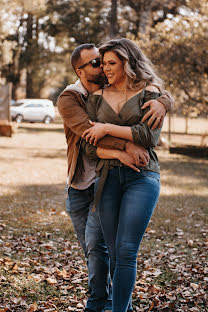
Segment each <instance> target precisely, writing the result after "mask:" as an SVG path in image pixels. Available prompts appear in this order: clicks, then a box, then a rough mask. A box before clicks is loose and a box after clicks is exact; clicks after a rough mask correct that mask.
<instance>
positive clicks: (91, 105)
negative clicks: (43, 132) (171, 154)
mask: <svg viewBox="0 0 208 312" xmlns="http://www.w3.org/2000/svg"><path fill="white" fill-rule="evenodd" d="M160 95H161V94H160V93H157V92H151V91H147V90H143V91H141V92H140V93H137V94H136V95H134V96H133V97H131V98H130V99H129V100H128V101H126V102H125V103H124V105H123V106H122V108H121V110H120V112H119V113H118V114H117V113H116V112H115V111H114V110H113V108H112V107H111V106H110V105H109V104H108V102H107V101H106V100H105V97H104V96H103V94H101V95H97V94H91V95H90V96H89V98H88V101H87V105H86V108H87V113H88V115H89V117H90V119H91V120H93V121H99V122H102V123H112V124H116V125H119V126H129V127H131V131H132V136H133V141H134V143H136V144H140V145H142V146H144V147H145V148H146V149H147V150H148V152H149V155H150V161H149V163H148V165H147V166H146V167H139V169H143V170H149V171H154V172H158V173H159V171H160V167H159V163H158V158H157V155H156V153H155V151H154V147H155V146H156V145H157V143H158V140H159V136H160V132H161V129H155V130H152V129H151V128H149V127H148V126H147V122H148V120H146V121H145V122H144V123H143V122H141V119H142V117H143V116H144V115H145V113H146V112H147V111H148V110H149V107H148V108H146V109H141V107H142V105H143V104H144V103H145V102H147V101H149V100H151V99H156V98H158V97H160ZM82 148H83V149H84V150H85V152H86V154H87V157H88V158H89V159H90V160H94V159H95V158H96V157H97V154H96V148H95V147H94V146H92V145H90V144H89V143H86V142H85V141H83V142H82ZM120 165H122V164H121V163H120V161H119V160H108V159H99V160H98V164H97V168H96V171H97V172H98V174H99V175H100V176H101V177H100V180H102V181H100V182H99V184H100V186H98V189H97V193H98V195H97V196H96V197H97V199H95V203H97V202H98V199H99V198H100V195H101V192H102V189H103V185H104V183H105V180H106V177H107V173H108V170H109V169H110V168H112V167H113V166H120Z"/></svg>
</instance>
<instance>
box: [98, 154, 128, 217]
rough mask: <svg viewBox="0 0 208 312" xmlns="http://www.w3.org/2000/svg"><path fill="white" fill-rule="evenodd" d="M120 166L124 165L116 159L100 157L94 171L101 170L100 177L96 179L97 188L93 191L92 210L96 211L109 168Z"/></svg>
mask: <svg viewBox="0 0 208 312" xmlns="http://www.w3.org/2000/svg"><path fill="white" fill-rule="evenodd" d="M122 166H124V165H123V164H122V162H120V160H118V159H102V160H101V161H100V162H99V164H98V166H97V168H96V172H97V173H99V172H101V175H100V178H99V181H98V187H97V190H96V193H95V198H94V203H93V207H92V211H93V212H95V211H96V207H97V204H98V203H99V201H100V198H101V195H102V192H103V188H104V185H105V182H106V179H107V176H108V171H109V170H110V169H112V168H113V167H122Z"/></svg>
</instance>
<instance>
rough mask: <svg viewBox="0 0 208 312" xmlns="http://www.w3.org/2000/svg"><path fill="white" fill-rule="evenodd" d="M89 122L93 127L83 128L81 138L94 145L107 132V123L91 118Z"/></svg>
mask: <svg viewBox="0 0 208 312" xmlns="http://www.w3.org/2000/svg"><path fill="white" fill-rule="evenodd" d="M89 122H90V124H91V125H92V126H93V127H91V128H89V129H87V130H85V131H84V132H83V135H82V138H84V139H85V140H86V141H87V142H89V143H90V144H93V145H94V146H95V145H96V144H97V141H98V140H99V139H101V138H103V137H104V136H105V135H106V134H107V128H106V126H107V124H103V123H100V122H94V121H91V120H90V121H89Z"/></svg>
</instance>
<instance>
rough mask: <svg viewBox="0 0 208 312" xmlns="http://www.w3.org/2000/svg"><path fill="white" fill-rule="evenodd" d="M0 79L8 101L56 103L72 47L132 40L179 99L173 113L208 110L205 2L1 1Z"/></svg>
mask: <svg viewBox="0 0 208 312" xmlns="http://www.w3.org/2000/svg"><path fill="white" fill-rule="evenodd" d="M0 4H1V5H0V82H1V83H2V84H4V83H6V82H12V84H13V88H12V98H13V99H18V98H21V97H27V98H34V97H35V98H39V97H49V98H51V99H52V100H53V101H54V103H55V102H56V99H57V96H58V94H59V93H60V92H61V91H62V90H63V89H64V87H65V86H66V85H67V84H69V83H72V82H74V81H75V79H76V77H75V75H74V74H73V72H72V68H71V65H70V55H71V52H72V51H73V49H74V48H75V47H76V46H77V45H79V44H82V43H85V42H94V43H95V44H96V45H98V46H99V45H100V44H102V43H103V41H105V40H106V39H109V38H112V37H127V38H130V39H132V40H135V42H137V43H138V44H139V45H140V47H142V48H143V49H144V51H145V52H146V54H147V55H148V56H149V57H150V58H151V60H152V61H153V63H154V64H156V66H157V68H158V71H159V74H160V76H161V77H162V78H163V79H164V81H165V83H166V89H168V90H169V91H170V92H171V93H172V94H173V96H174V97H175V99H176V105H175V111H177V113H179V114H181V113H182V114H184V115H186V116H187V115H189V116H191V117H197V116H199V115H201V116H203V117H204V116H206V115H207V112H208V91H207V90H208V88H207V84H208V83H207V75H208V62H207V60H208V57H207V54H208V53H207V39H208V4H207V1H206V0H201V1H200V3H199V1H196V0H162V1H158V0H140V1H135V0H120V1H118V0H111V1H110V0H109V1H108V0H107V1H102V0H97V1H93V0H73V1H71V0H58V1H57V0H30V1H28V0H0Z"/></svg>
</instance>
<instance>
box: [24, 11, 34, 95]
mask: <svg viewBox="0 0 208 312" xmlns="http://www.w3.org/2000/svg"><path fill="white" fill-rule="evenodd" d="M26 43H27V48H26V57H27V71H26V97H27V98H33V97H35V95H34V92H33V79H32V66H31V65H32V53H33V51H32V44H33V15H32V14H28V17H27V34H26Z"/></svg>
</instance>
